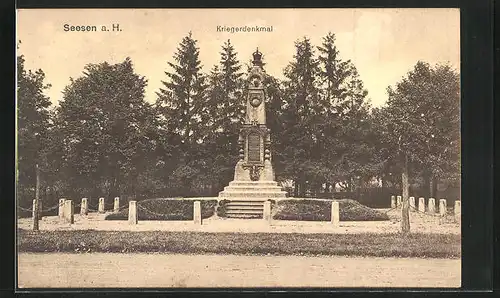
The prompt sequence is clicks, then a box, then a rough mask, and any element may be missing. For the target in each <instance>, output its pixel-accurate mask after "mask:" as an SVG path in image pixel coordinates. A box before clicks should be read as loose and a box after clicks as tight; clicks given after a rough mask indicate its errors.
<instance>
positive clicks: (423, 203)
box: [418, 197, 425, 212]
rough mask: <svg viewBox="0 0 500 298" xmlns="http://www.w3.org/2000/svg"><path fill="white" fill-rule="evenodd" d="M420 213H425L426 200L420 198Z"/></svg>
mask: <svg viewBox="0 0 500 298" xmlns="http://www.w3.org/2000/svg"><path fill="white" fill-rule="evenodd" d="M418 211H420V212H425V198H422V197H420V198H418Z"/></svg>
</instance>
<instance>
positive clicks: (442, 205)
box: [391, 196, 462, 221]
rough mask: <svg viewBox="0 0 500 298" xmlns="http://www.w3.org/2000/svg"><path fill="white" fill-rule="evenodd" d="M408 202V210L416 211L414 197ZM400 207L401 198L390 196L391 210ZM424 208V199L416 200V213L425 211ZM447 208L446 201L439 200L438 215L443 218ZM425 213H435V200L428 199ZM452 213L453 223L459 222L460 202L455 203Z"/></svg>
mask: <svg viewBox="0 0 500 298" xmlns="http://www.w3.org/2000/svg"><path fill="white" fill-rule="evenodd" d="M409 201H410V210H412V211H414V210H417V208H416V206H415V197H410V198H409ZM401 206H402V197H401V196H391V208H392V209H394V208H399V207H401ZM425 207H426V206H425V198H423V197H420V198H419V199H418V211H419V212H425V211H426V208H425ZM447 208H448V206H447V200H446V199H440V200H439V209H438V211H439V215H441V216H445V215H446V209H447ZM427 211H428V212H429V213H431V214H434V213H436V200H435V199H434V198H429V202H428V205H427ZM453 213H454V215H455V221H459V220H460V216H461V213H462V211H461V202H460V200H456V201H455V206H454V212H453Z"/></svg>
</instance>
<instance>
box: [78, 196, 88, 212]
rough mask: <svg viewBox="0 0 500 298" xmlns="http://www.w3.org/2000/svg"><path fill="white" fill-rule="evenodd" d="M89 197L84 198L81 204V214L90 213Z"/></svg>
mask: <svg viewBox="0 0 500 298" xmlns="http://www.w3.org/2000/svg"><path fill="white" fill-rule="evenodd" d="M88 208H89V207H88V199H87V198H83V199H82V203H81V205H80V215H87V214H88V213H89V211H88Z"/></svg>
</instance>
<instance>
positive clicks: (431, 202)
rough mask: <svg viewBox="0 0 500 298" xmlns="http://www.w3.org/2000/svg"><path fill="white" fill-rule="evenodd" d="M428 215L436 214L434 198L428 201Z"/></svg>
mask: <svg viewBox="0 0 500 298" xmlns="http://www.w3.org/2000/svg"><path fill="white" fill-rule="evenodd" d="M428 209H429V213H433V214H434V213H436V200H435V199H434V198H430V199H429V207H428Z"/></svg>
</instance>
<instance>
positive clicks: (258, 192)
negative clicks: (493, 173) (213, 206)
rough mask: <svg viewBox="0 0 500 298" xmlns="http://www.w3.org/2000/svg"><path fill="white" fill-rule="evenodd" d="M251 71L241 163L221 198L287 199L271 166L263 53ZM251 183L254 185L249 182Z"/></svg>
mask: <svg viewBox="0 0 500 298" xmlns="http://www.w3.org/2000/svg"><path fill="white" fill-rule="evenodd" d="M252 64H253V65H252V68H251V69H250V71H249V73H248V77H247V80H246V89H247V97H246V99H245V101H246V114H245V119H244V123H243V125H242V127H241V129H240V135H239V138H238V146H239V161H238V162H237V164H236V167H235V172H234V181H232V182H231V183H230V184H229V186H228V187H226V188H225V189H224V191H222V192H220V193H219V197H228V198H229V197H231V198H233V197H237V198H239V199H244V198H245V199H246V198H261V199H262V198H273V197H286V195H285V194H286V192H284V191H282V190H281V187H279V186H278V185H277V183H276V182H275V181H274V180H275V176H274V171H273V166H272V163H271V161H272V160H271V137H270V130H269V129H268V128H267V126H266V94H265V90H264V84H263V82H264V79H265V76H266V73H265V71H264V68H263V66H264V63H263V62H262V53H261V52H259V50H258V49H257V50H256V51H255V52H254V53H253V61H252ZM250 182H252V183H250Z"/></svg>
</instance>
